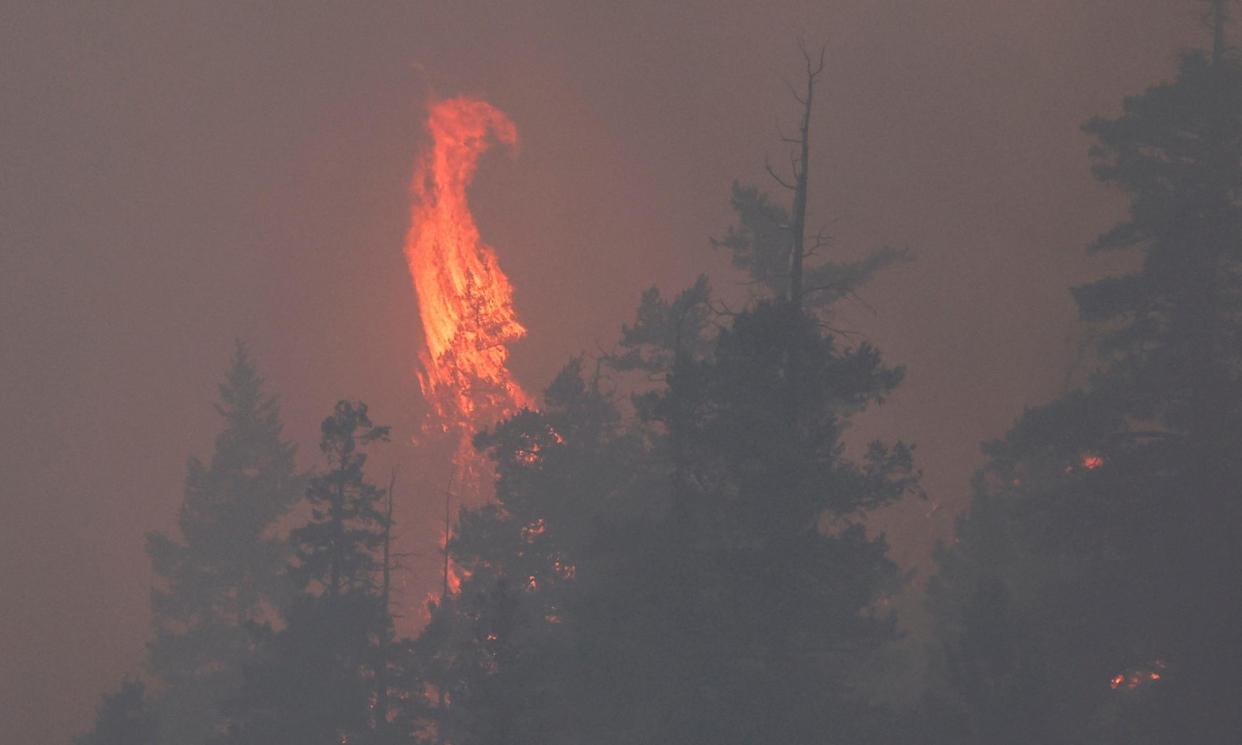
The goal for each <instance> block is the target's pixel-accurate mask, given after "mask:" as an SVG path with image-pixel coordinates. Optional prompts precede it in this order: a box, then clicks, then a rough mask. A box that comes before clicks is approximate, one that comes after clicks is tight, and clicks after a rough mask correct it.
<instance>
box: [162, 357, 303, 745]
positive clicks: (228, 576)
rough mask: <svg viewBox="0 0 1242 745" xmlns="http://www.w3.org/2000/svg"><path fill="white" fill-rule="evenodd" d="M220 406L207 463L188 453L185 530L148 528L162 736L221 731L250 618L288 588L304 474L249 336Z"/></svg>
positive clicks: (184, 737) (182, 740)
mask: <svg viewBox="0 0 1242 745" xmlns="http://www.w3.org/2000/svg"><path fill="white" fill-rule="evenodd" d="M216 408H217V410H218V411H219V413H220V415H221V417H222V418H223V419H224V430H223V431H222V432H221V433H220V434H219V436H217V438H216V442H215V452H214V453H213V455H212V457H211V460H210V462H208V463H206V464H204V463H203V462H201V461H200V460H198V459H197V458H191V459H190V462H189V468H188V473H187V476H186V487H185V498H184V501H183V503H182V506H181V511H180V515H179V518H178V528H179V533H180V536H177V537H174V536H169V535H166V534H163V533H149V534H148V535H147V554H148V555H149V556H150V558H151V563H152V567H153V569H154V572H155V575H156V576H157V578H158V581H157V584H156V588H155V589H154V590H153V592H152V596H151V607H152V615H153V620H154V626H155V638H154V640H153V641H152V642H151V644H150V646H149V648H148V654H149V657H148V659H149V664H150V668H151V671H152V672H153V673H154V675H155V676H156V678H157V679H158V680H159V682H160V684H161V689H160V693H159V696H158V699H157V704H156V707H157V710H158V712H159V716H160V720H161V737H162V740H163V742H166V743H175V744H177V745H182V744H184V745H197V744H199V743H202V742H204V741H205V740H206V739H207V738H208V737H209V736H210V735H211V734H212V733H213V732H214V731H215V730H216V728H217V727H218V725H219V723H220V716H219V714H218V712H217V711H216V707H215V705H216V702H217V701H218V700H220V699H221V698H223V697H226V696H229V695H232V694H234V693H235V692H236V690H237V688H238V686H239V685H240V683H241V665H242V662H243V661H244V660H245V658H246V657H247V655H248V654H249V653H250V651H251V649H252V644H251V639H250V636H249V634H248V632H247V631H246V629H245V626H246V625H247V624H248V623H249V622H251V621H256V620H259V619H261V618H264V617H266V616H270V615H272V614H274V613H275V612H277V611H278V610H279V609H280V606H281V604H282V603H283V601H284V598H285V597H286V595H287V593H286V592H285V589H284V588H285V585H284V582H283V580H282V578H281V576H280V573H281V571H282V570H283V567H284V563H285V560H286V556H287V547H286V544H285V542H284V541H283V539H282V538H281V537H279V536H277V535H276V534H275V533H274V531H275V528H276V524H277V522H278V521H279V519H280V518H281V517H282V516H283V515H284V514H285V513H286V512H287V511H288V510H289V508H290V506H291V505H292V504H293V503H294V502H295V501H296V499H297V498H298V496H299V493H300V491H301V488H302V484H303V481H302V479H301V478H300V477H299V475H298V474H297V472H296V469H295V465H294V446H293V445H292V444H291V443H289V442H288V441H286V440H285V439H283V437H282V432H281V422H280V412H279V406H278V404H277V401H276V399H275V397H273V396H270V395H268V394H266V393H265V392H264V389H263V379H262V378H261V377H259V375H258V373H257V371H256V370H255V366H254V362H253V360H252V359H251V356H250V353H249V351H248V350H247V349H246V347H245V345H243V344H242V343H241V342H238V343H237V345H236V349H235V350H234V354H233V360H232V364H231V366H230V368H229V371H228V374H227V375H226V377H225V381H224V383H223V384H221V385H220V403H219V404H218V405H217V407H216Z"/></svg>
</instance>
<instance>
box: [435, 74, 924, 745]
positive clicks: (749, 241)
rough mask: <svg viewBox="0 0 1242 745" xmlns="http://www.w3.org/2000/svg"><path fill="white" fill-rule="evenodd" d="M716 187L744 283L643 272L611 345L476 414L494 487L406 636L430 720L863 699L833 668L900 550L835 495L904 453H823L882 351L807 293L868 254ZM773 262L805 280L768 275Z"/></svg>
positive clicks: (526, 728)
mask: <svg viewBox="0 0 1242 745" xmlns="http://www.w3.org/2000/svg"><path fill="white" fill-rule="evenodd" d="M807 62H808V89H807V90H808V94H807V96H805V97H804V98H803V102H804V106H805V109H804V115H803V138H802V148H803V151H804V152H803V155H804V157H802V158H801V160H800V161H799V163H800V165H799V166H798V168H799V169H800V170H799V171H798V173H799V178H798V183H799V184H801V186H795V190H796V196H795V200H794V207H793V210H792V212H793V214H795V215H801V216H802V217H799V218H798V220H800V221H801V220H802V219H803V218H804V216H805V205H806V201H807V195H806V191H805V190H806V178H805V175H806V168H807V164H808V162H809V156H807V155H806V152H805V151H806V149H807V148H809V145H807V144H806V143H807V142H808V141H809V140H808V139H807V135H808V133H809V117H810V105H811V97H810V93H809V92H810V91H813V87H814V84H815V80H816V77H817V76H818V74H819V71H818V70H817V69H816V67H815V66H814V65H813V64H811V60H810V58H809V56H808V58H807ZM755 194H756V195H757V192H756V193H755ZM756 201H759V202H763V204H765V205H767V206H768V207H770V208H771V209H768V210H767V211H766V212H763V214H762V215H761V216H760V218H761V219H760V218H754V217H752V212H751V210H750V206H751V205H752V204H754V203H756ZM735 208H736V209H737V212H738V214H739V220H740V221H741V226H740V227H737V228H735V229H734V230H733V231H731V232H730V233H729V235H728V236H727V237H726V239H725V240H724V241H722V242H721V243H722V245H727V246H728V247H729V249H730V250H731V251H734V253H735V257H737V263H738V265H739V266H742V267H744V268H747V269H748V270H749V271H751V276H752V278H754V279H757V280H761V281H760V282H759V283H758V285H757V286H759V287H762V288H764V289H765V291H764V292H762V293H761V297H759V298H757V299H756V301H755V302H754V303H753V304H752V305H751V306H750V307H748V308H746V309H744V310H742V311H740V312H738V313H734V314H721V313H719V312H717V311H715V310H713V307H712V305H711V296H710V289H709V286H708V284H707V282H706V281H705V280H701V281H700V282H699V283H697V284H696V285H695V286H693V287H692V288H690V289H688V290H687V291H686V292H684V293H681V294H680V295H678V296H677V297H676V298H674V299H672V300H671V301H666V300H665V299H663V297H662V296H661V295H660V294H659V293H658V292H657V291H654V290H653V291H650V292H648V293H646V294H645V295H644V296H643V300H642V304H641V306H640V308H639V312H638V317H637V320H636V322H635V323H634V324H633V325H632V326H628V327H626V328H625V329H624V331H623V335H622V340H621V344H620V348H619V349H618V351H617V353H615V354H611V355H607V356H605V357H604V358H602V359H600V360H597V361H596V363H595V365H593V366H591V365H588V364H586V363H585V362H584V361H582V360H578V361H575V362H573V363H571V364H570V365H569V366H567V367H566V368H565V370H564V371H563V372H562V373H561V375H560V376H558V378H557V379H556V381H555V382H554V383H553V385H552V386H551V387H550V388H549V389H548V391H547V394H546V396H545V401H546V405H545V407H544V409H543V410H542V411H539V412H535V411H522V412H519V413H517V414H515V415H512V416H510V417H508V418H506V419H505V420H503V421H502V422H501V423H500V424H499V425H497V426H496V427H495V428H493V429H491V430H489V432H487V433H486V434H484V435H481V436H480V437H479V438H478V439H477V440H476V443H477V444H478V445H479V446H480V447H482V448H484V449H485V450H486V451H487V452H488V454H489V455H490V456H491V458H492V459H493V461H494V462H495V463H496V467H497V473H498V482H497V488H496V497H497V501H496V503H495V504H493V505H487V506H484V507H481V508H477V509H471V510H465V511H463V513H462V516H461V519H460V523H459V530H458V534H457V536H456V537H455V538H454V540H453V542H452V544H451V549H452V551H453V555H454V558H455V560H456V561H457V562H458V563H459V564H460V565H461V566H462V567H464V568H465V569H467V570H468V578H467V579H465V580H464V581H463V583H462V587H461V592H460V595H458V596H455V597H452V598H448V599H446V601H445V602H444V603H443V604H441V605H440V606H439V607H438V608H437V612H436V614H434V615H433V619H432V622H431V626H430V627H429V630H428V633H427V634H425V635H424V638H423V639H422V640H420V643H421V644H424V645H425V646H424V650H425V651H424V653H423V654H424V655H425V656H426V659H428V660H433V661H434V665H431V666H430V667H429V674H433V675H434V676H438V677H436V678H435V679H432V680H430V681H429V682H430V683H431V687H432V697H431V698H432V699H433V700H434V701H435V705H434V706H433V707H431V711H430V712H429V714H428V718H429V720H430V722H431V724H430V726H429V729H431V730H433V731H435V732H436V733H437V736H438V737H441V738H443V740H444V741H452V742H494V741H498V740H497V739H496V738H498V737H500V736H501V735H500V734H498V733H503V736H504V739H505V741H520V742H525V741H532V742H533V741H549V740H556V741H559V740H565V741H569V740H572V741H591V742H601V743H607V742H634V741H641V742H653V741H659V742H709V741H710V742H716V743H729V742H739V743H740V742H755V741H778V740H781V741H798V742H802V741H824V740H828V741H848V740H850V739H852V738H855V737H858V736H860V735H861V734H862V733H864V732H867V731H869V728H870V727H871V725H873V724H874V723H875V719H874V718H873V717H872V716H871V715H872V714H873V713H874V712H873V711H872V710H871V709H870V707H869V706H868V705H867V704H866V703H865V702H864V701H862V700H861V698H860V697H859V696H857V695H855V694H854V693H853V692H852V691H851V687H852V686H851V683H850V678H851V676H852V675H853V674H854V673H856V672H857V671H858V670H859V669H860V668H861V667H862V666H863V665H865V662H866V660H867V656H868V654H869V652H870V651H872V650H874V649H875V648H876V647H877V646H878V645H881V644H883V643H884V642H885V641H886V640H888V639H891V638H892V636H893V634H894V625H893V620H892V618H891V616H890V615H889V614H888V613H886V612H884V611H881V610H879V605H880V603H879V599H880V598H881V596H882V595H884V594H886V593H891V592H893V591H894V590H895V589H896V588H897V587H899V586H900V585H901V583H902V581H903V576H902V574H901V573H900V572H899V571H898V570H897V568H896V567H895V565H893V563H892V562H891V561H889V559H888V558H887V556H886V546H885V544H884V541H883V539H882V538H875V537H871V536H868V535H867V534H866V532H865V530H864V529H863V528H862V527H861V525H860V524H859V523H858V518H860V517H861V516H862V515H864V514H866V513H867V512H868V511H870V510H872V509H874V508H876V507H878V506H880V505H883V504H886V503H889V502H891V501H892V500H895V499H898V498H900V497H901V496H903V495H904V494H907V493H909V492H911V491H914V490H915V489H916V476H917V474H916V472H915V471H914V468H913V464H912V458H911V452H910V449H909V448H908V447H906V446H904V445H893V446H890V445H884V444H881V443H874V444H872V445H871V447H870V448H869V449H868V451H867V453H866V455H865V457H863V458H861V459H860V460H857V461H854V460H850V459H847V458H846V457H844V455H843V447H842V443H841V437H842V432H843V430H844V429H845V427H846V425H847V423H848V420H849V417H850V416H851V415H853V414H854V413H856V412H857V411H860V410H862V409H863V408H865V407H866V406H869V405H872V404H875V403H878V402H879V401H882V400H883V399H884V397H885V396H886V395H887V394H888V393H889V392H890V391H891V390H892V389H893V388H894V387H895V386H896V385H897V384H898V383H899V381H900V379H901V377H902V372H901V370H900V369H899V368H891V367H888V366H886V365H885V364H884V363H883V361H882V359H881V357H880V355H879V353H878V352H877V351H876V350H875V349H874V348H873V347H871V346H870V345H867V344H858V345H854V346H849V345H845V344H843V343H842V342H841V340H840V339H837V338H836V337H834V336H833V335H831V334H829V333H827V332H826V331H825V329H824V326H823V324H822V323H821V321H820V319H819V318H818V317H817V315H816V314H817V312H818V311H820V310H824V309H826V308H827V307H829V305H830V301H831V300H832V299H839V298H841V297H843V296H845V295H846V294H848V291H849V290H850V289H852V288H853V287H854V286H855V285H856V284H857V282H858V281H861V280H862V279H864V278H865V276H866V275H867V274H868V273H869V272H870V271H871V270H872V269H874V268H878V266H879V265H880V264H882V263H885V261H887V259H884V258H873V259H871V260H868V261H867V262H863V263H860V264H829V263H827V262H823V263H820V262H816V263H815V265H814V266H815V269H814V271H812V270H810V269H809V268H808V267H809V262H807V257H806V252H805V251H800V250H799V249H798V248H797V246H798V245H801V243H802V241H801V238H799V239H798V241H797V242H793V241H792V238H791V235H792V234H791V233H790V231H789V227H788V225H789V224H790V223H789V218H788V217H787V215H788V214H790V213H787V212H783V211H781V210H779V209H778V208H775V207H772V206H771V203H770V202H766V201H764V200H762V199H760V198H759V197H758V196H756V197H755V198H754V199H748V200H743V201H741V202H739V201H737V200H735ZM798 224H801V222H799V223H798ZM769 228H770V229H769ZM821 248H822V246H821ZM774 266H779V267H783V268H780V269H772V267H774ZM797 272H801V274H802V276H803V277H804V278H805V277H808V276H811V275H812V274H813V275H814V276H816V277H818V278H821V279H823V287H820V286H819V285H816V287H815V288H812V287H803V289H802V290H800V291H794V290H792V289H790V288H791V287H796V285H791V284H790V282H791V280H790V279H789V277H790V276H792V275H793V274H795V273H797ZM776 274H781V275H782V276H784V279H783V280H777V279H776V278H775V276H776ZM769 280H771V281H770V282H769ZM782 288H784V289H782ZM811 298H815V300H811ZM820 298H822V300H821V299H820ZM631 371H637V372H639V373H641V374H640V375H638V376H629V375H628V374H627V373H629V372H631ZM635 377H637V378H638V380H635ZM624 392H633V393H634V396H633V398H632V399H631V401H632V405H627V404H626V401H625V398H626V396H625V393H624Z"/></svg>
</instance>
